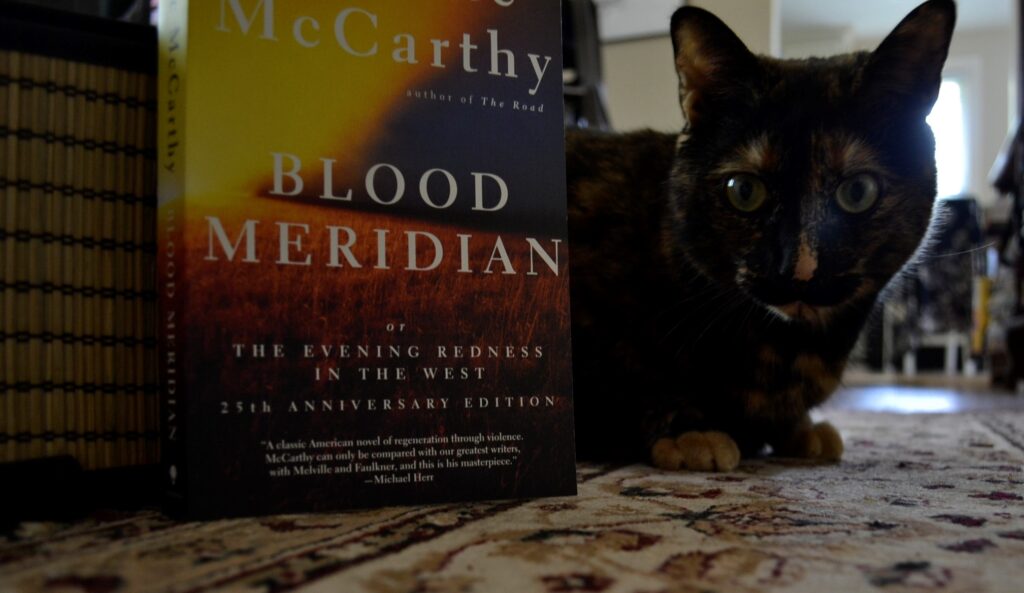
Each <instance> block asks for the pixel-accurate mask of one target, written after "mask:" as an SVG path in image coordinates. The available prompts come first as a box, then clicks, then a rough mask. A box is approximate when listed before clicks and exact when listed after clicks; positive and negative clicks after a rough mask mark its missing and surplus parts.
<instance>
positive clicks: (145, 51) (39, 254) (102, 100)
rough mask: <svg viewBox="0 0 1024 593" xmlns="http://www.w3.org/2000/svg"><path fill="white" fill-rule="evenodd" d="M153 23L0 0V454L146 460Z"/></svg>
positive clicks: (150, 451)
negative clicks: (0, 0) (0, 2)
mask: <svg viewBox="0 0 1024 593" xmlns="http://www.w3.org/2000/svg"><path fill="white" fill-rule="evenodd" d="M155 66H156V36H155V33H154V32H153V31H152V30H151V29H149V28H148V27H142V26H135V25H127V24H122V23H115V22H108V21H102V20H100V19H93V18H88V17H80V16H75V15H64V14H61V13H55V12H51V11H45V10H39V9H28V8H25V7H22V8H17V7H14V8H12V6H11V5H8V6H5V7H0V462H4V461H16V460H23V459H33V458H39V457H48V456H53V455H60V454H70V455H73V456H74V457H75V458H76V459H77V460H78V461H79V463H81V465H82V466H83V467H84V468H86V469H99V468H110V467H122V466H128V465H138V464H147V463H156V462H157V461H158V460H159V434H158V431H159V401H158V400H159V396H158V386H157V375H156V370H157V368H156V337H155V336H156V291H155V270H154V268H155V258H156V254H155V251H156V247H155V244H156V195H155V194H156V169H155V167H156V163H155V160H156V155H155V150H154V147H155V143H156V142H155V141H156V139H155V128H156V120H155V118H156V102H155V92H156V80H155Z"/></svg>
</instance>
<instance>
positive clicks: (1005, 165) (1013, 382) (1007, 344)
mask: <svg viewBox="0 0 1024 593" xmlns="http://www.w3.org/2000/svg"><path fill="white" fill-rule="evenodd" d="M1017 19H1018V20H1017V31H1018V35H1017V39H1018V46H1017V55H1018V60H1017V67H1018V69H1019V70H1018V76H1017V85H1018V86H1017V123H1016V125H1015V126H1014V127H1013V128H1012V129H1011V130H1010V134H1009V135H1008V136H1007V138H1006V142H1004V143H1003V147H1002V149H1001V150H1000V151H999V156H998V157H996V161H995V163H994V164H993V166H992V171H991V173H990V174H989V181H990V182H991V183H992V185H993V186H994V187H995V188H996V190H997V191H998V192H999V193H1000V194H1001V195H1003V196H1005V197H1006V199H1008V200H1010V201H1011V202H1012V206H1011V208H1010V220H1009V224H1007V225H1006V226H1005V227H1004V231H1003V235H1002V237H1001V239H1000V241H999V260H1000V263H1001V264H1002V265H1003V266H1005V267H1006V268H1008V269H1009V270H1010V271H1011V274H1012V277H1013V282H1012V284H1013V287H1012V290H1013V306H1012V318H1011V319H1010V320H1009V322H1008V323H1007V324H1006V327H1005V329H1004V330H1003V334H1004V335H1003V336H1002V342H1003V343H1004V351H1001V352H999V353H998V356H997V357H995V358H994V359H993V362H994V363H996V364H994V365H993V377H992V379H993V382H995V383H1002V384H1004V385H1005V386H1006V387H1009V388H1011V389H1013V388H1016V387H1017V385H1018V384H1019V383H1020V382H1021V381H1022V380H1024V0H1018V7H1017Z"/></svg>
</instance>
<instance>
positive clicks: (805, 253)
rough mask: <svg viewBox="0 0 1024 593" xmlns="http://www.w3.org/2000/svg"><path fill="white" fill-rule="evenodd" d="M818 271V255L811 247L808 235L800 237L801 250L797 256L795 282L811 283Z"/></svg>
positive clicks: (794, 271) (794, 272)
mask: <svg viewBox="0 0 1024 593" xmlns="http://www.w3.org/2000/svg"><path fill="white" fill-rule="evenodd" d="M817 269H818V253H817V251H816V250H815V249H814V248H812V247H811V244H810V241H808V240H807V236H806V235H801V236H800V249H799V250H798V252H797V256H796V266H795V268H794V270H793V280H796V281H798V282H810V281H811V279H812V278H814V272H815V271H816V270H817Z"/></svg>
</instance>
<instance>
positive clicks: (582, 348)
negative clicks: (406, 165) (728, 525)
mask: <svg viewBox="0 0 1024 593" xmlns="http://www.w3.org/2000/svg"><path fill="white" fill-rule="evenodd" d="M955 12H956V9H955V5H954V4H953V2H952V1H951V0H930V1H929V2H926V3H924V4H922V5H921V6H920V7H918V8H917V9H916V10H915V11H914V12H912V13H911V14H910V15H909V16H908V17H907V18H906V19H904V20H903V22H901V23H900V24H899V25H898V26H897V27H896V29H895V30H894V31H893V32H892V33H891V34H890V35H889V36H888V37H887V38H886V39H885V41H883V43H882V44H881V45H880V46H879V48H878V49H877V50H876V51H874V52H872V53H858V54H851V55H846V56H839V57H834V58H829V59H810V60H799V61H794V60H776V59H771V58H765V57H759V56H754V55H753V54H751V53H750V52H749V51H748V50H747V49H746V47H745V46H744V45H743V43H742V42H741V41H740V40H739V38H737V37H736V36H735V34H733V33H732V31H731V30H729V28H728V27H727V26H726V25H725V24H724V23H722V22H721V21H720V20H719V19H717V18H716V17H715V16H713V15H712V14H710V13H708V12H706V11H704V10H700V9H697V8H689V7H684V8H681V9H679V10H678V11H677V12H676V13H675V15H674V16H673V18H672V24H671V25H672V36H673V41H674V47H675V51H676V66H677V70H678V73H679V77H680V102H681V106H682V109H683V114H684V117H685V121H686V125H685V127H684V129H683V132H682V134H681V135H679V136H675V135H666V134H658V133H654V132H639V133H634V134H627V135H612V134H604V135H602V134H583V133H572V134H570V135H569V136H568V139H567V143H568V147H567V160H568V184H569V225H570V240H571V246H572V264H571V265H572V307H573V317H574V321H573V342H574V364H575V385H576V387H575V391H576V398H575V399H576V407H577V421H576V426H577V440H578V447H579V450H580V452H581V454H582V455H583V456H584V457H600V458H606V459H607V458H620V459H622V458H625V459H636V458H646V459H648V460H650V461H651V462H653V463H654V464H655V465H658V466H660V467H664V468H671V469H678V468H690V469H700V470H714V469H717V470H727V469H731V468H733V467H735V466H736V464H737V463H738V462H739V459H740V456H741V454H742V455H750V454H754V453H756V452H758V451H761V450H762V449H763V448H764V446H765V444H769V445H771V446H772V447H773V448H774V450H775V451H776V452H777V453H780V454H784V455H794V456H800V457H809V458H818V459H823V460H836V459H838V458H839V457H840V455H841V454H842V447H843V446H842V441H841V440H840V438H839V435H838V433H837V432H836V431H835V430H834V429H833V428H832V427H831V426H829V425H827V424H824V423H822V424H818V425H815V424H812V422H811V421H810V418H809V416H808V410H809V409H811V408H812V407H814V406H816V405H818V404H820V403H821V402H823V401H824V400H825V399H826V398H827V397H828V396H829V395H830V394H831V393H832V391H833V390H835V388H836V387H837V385H838V383H839V379H840V376H841V375H842V372H843V368H844V366H845V364H846V360H847V356H848V355H849V352H850V350H851V349H852V347H853V345H854V342H855V341H856V339H857V336H858V334H859V332H860V330H861V328H862V327H863V325H864V323H865V321H866V320H867V318H868V316H869V314H870V312H871V310H872V308H873V306H874V305H875V303H876V300H877V298H878V295H879V293H880V291H881V290H882V289H883V288H884V287H885V286H886V284H887V283H888V282H889V281H890V280H891V279H892V278H893V277H894V276H895V275H896V274H897V273H898V272H899V271H900V270H901V269H902V268H903V267H904V266H905V265H906V264H907V262H908V261H910V260H912V258H913V257H914V255H915V253H916V252H917V251H918V250H919V247H920V245H921V244H922V240H923V239H924V237H925V235H926V232H927V229H928V228H929V224H930V220H931V215H932V206H933V202H934V198H935V193H936V170H935V160H934V137H933V135H932V133H931V130H930V128H929V127H928V126H927V125H926V123H925V117H926V115H927V113H928V112H929V110H930V109H931V106H932V104H933V103H934V101H935V99H936V97H937V95H938V90H939V86H940V83H941V70H942V65H943V63H944V61H945V59H946V55H947V53H948V48H949V42H950V36H951V35H952V30H953V23H954V21H955ZM739 174H747V175H754V176H756V177H757V179H759V180H761V182H763V184H764V186H763V187H764V188H765V192H766V193H765V194H760V193H756V192H755V194H756V195H766V196H767V197H766V198H765V200H764V203H763V205H762V206H760V207H759V208H757V209H756V211H753V212H744V211H741V210H740V209H738V208H737V207H735V206H733V205H732V204H731V203H730V200H729V199H726V192H727V189H726V184H727V182H728V180H729V179H730V178H732V179H734V180H735V179H737V177H736V176H737V175H739ZM861 174H867V175H869V176H870V177H871V179H874V180H875V181H877V182H878V184H879V186H880V195H879V198H878V200H877V202H876V203H874V205H873V206H871V207H870V208H868V209H867V210H866V211H864V212H860V213H857V214H851V213H849V212H846V211H844V210H843V209H842V208H840V207H839V206H838V205H837V204H838V202H837V197H836V194H837V192H838V191H840V190H839V186H840V184H841V183H842V182H843V181H844V180H847V179H852V178H854V177H856V176H857V175H861ZM744 179H749V178H744ZM858 179H863V178H858ZM734 183H735V181H734ZM865 183H866V182H865ZM744 187H747V188H748V189H745V190H743V191H744V192H745V193H743V194H742V196H743V197H746V196H749V195H751V191H748V190H749V188H750V187H753V186H750V185H749V184H748V185H746V186H744ZM849 187H851V186H849V185H846V186H844V188H847V189H846V190H843V191H845V192H846V193H844V195H847V196H849V195H855V196H858V197H860V196H863V195H864V191H862V190H863V189H864V185H863V184H861V185H858V186H857V187H858V188H859V189H857V190H856V193H855V194H851V193H849V190H848V188H849ZM734 195H735V194H734ZM742 203H743V204H747V202H742ZM847 203H849V202H847Z"/></svg>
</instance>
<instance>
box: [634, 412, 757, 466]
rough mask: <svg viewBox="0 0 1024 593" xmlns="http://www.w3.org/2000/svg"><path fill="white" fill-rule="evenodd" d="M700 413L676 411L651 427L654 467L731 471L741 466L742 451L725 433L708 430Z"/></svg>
mask: <svg viewBox="0 0 1024 593" xmlns="http://www.w3.org/2000/svg"><path fill="white" fill-rule="evenodd" d="M706 426H707V425H706V423H705V422H704V419H703V415H701V414H700V413H699V412H695V411H691V412H686V411H679V410H677V411H674V412H672V413H670V414H665V415H663V416H661V418H660V421H659V422H655V423H654V424H653V425H650V424H649V425H648V426H647V427H646V428H647V433H648V434H649V435H652V436H651V438H650V439H649V441H648V442H649V443H651V445H650V448H649V449H650V454H651V463H653V464H654V466H655V467H659V468H661V469H669V470H679V469H687V470H692V471H730V470H733V469H735V468H736V466H737V465H739V462H740V448H739V446H737V444H736V441H734V440H733V438H732V437H731V436H729V435H728V434H726V433H725V432H721V431H717V430H704V429H697V428H696V427H706Z"/></svg>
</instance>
